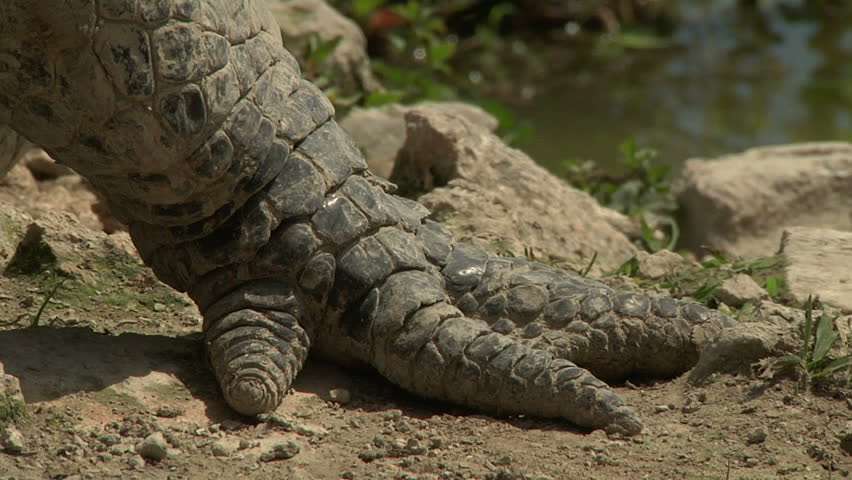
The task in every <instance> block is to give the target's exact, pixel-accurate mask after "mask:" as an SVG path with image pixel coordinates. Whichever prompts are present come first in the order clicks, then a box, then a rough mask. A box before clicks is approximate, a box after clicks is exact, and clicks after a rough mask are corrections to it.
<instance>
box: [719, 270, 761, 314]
mask: <svg viewBox="0 0 852 480" xmlns="http://www.w3.org/2000/svg"><path fill="white" fill-rule="evenodd" d="M767 296H768V294H767V293H766V290H764V289H763V288H762V287H761V286H760V285H758V284H757V282H755V281H754V279H753V278H751V277H749V276H748V275H746V274H744V273H738V274H736V275H734V276H733V277H731V278H729V279H727V280H724V281H722V283H721V284H720V285H719V287H718V288H716V298H718V299H719V301H720V302H722V303H725V304H726V305H730V306H732V307H742V306H743V305H745V304H746V303H747V302H754V301H756V300H760V299H762V298H766V297H767Z"/></svg>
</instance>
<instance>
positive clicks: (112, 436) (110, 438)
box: [98, 433, 121, 446]
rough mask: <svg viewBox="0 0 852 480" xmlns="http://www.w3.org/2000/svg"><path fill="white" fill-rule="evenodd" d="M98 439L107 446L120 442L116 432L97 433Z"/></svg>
mask: <svg viewBox="0 0 852 480" xmlns="http://www.w3.org/2000/svg"><path fill="white" fill-rule="evenodd" d="M98 441H100V442H101V443H103V444H104V445H107V446H113V445H118V444H119V443H121V436H120V435H118V434H116V433H105V434H103V435H98Z"/></svg>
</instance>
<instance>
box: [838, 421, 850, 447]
mask: <svg viewBox="0 0 852 480" xmlns="http://www.w3.org/2000/svg"><path fill="white" fill-rule="evenodd" d="M837 438H838V440H840V448H841V449H842V450H843V451H844V452H846V454H847V455H852V421H847V422H846V427H845V428H844V429H843V430H841V432H840V433H839V434H838V435H837Z"/></svg>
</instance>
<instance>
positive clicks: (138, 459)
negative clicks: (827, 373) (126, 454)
mask: <svg viewBox="0 0 852 480" xmlns="http://www.w3.org/2000/svg"><path fill="white" fill-rule="evenodd" d="M127 464H128V465H130V468H133V469H135V470H145V459H144V458H142V456H140V455H133V456H132V457H130V458H128V459H127Z"/></svg>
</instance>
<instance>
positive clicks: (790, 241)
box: [781, 227, 852, 313]
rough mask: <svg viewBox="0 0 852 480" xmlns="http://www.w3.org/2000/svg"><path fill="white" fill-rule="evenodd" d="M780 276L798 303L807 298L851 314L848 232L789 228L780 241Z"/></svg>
mask: <svg viewBox="0 0 852 480" xmlns="http://www.w3.org/2000/svg"><path fill="white" fill-rule="evenodd" d="M781 255H782V256H783V258H784V277H785V281H786V282H787V288H788V289H789V291H790V294H791V295H792V296H793V298H795V299H796V300H797V301H799V302H804V301H806V300H807V299H808V296H809V295H813V296H819V298H820V300H822V301H823V302H825V303H827V304H829V305H833V306H835V307H837V308H839V309H841V310H842V311H843V312H844V313H852V232H840V231H837V230H828V229H822V228H805V227H791V228H788V229H787V230H785V231H784V235H783V237H782V239H781Z"/></svg>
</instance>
